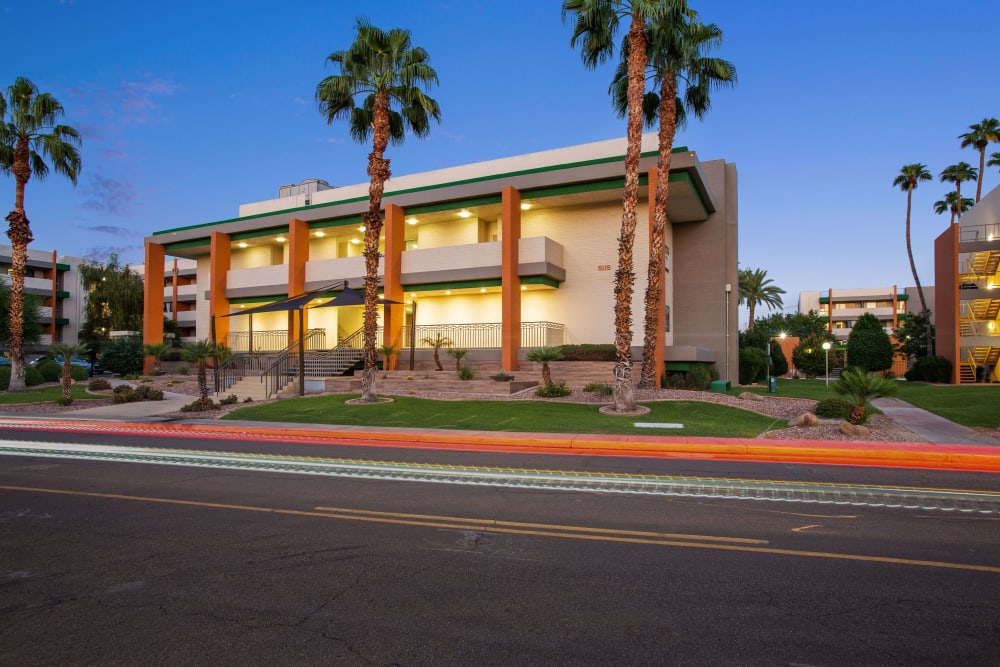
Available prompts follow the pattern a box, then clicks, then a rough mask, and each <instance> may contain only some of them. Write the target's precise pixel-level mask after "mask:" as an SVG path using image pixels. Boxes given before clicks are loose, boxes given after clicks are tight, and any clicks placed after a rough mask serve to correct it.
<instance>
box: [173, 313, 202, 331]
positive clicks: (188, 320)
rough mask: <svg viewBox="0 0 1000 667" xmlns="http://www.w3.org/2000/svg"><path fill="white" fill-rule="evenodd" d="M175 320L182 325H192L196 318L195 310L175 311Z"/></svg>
mask: <svg viewBox="0 0 1000 667" xmlns="http://www.w3.org/2000/svg"><path fill="white" fill-rule="evenodd" d="M175 315H176V322H177V324H178V325H179V326H182V327H193V326H194V325H195V323H196V321H197V318H198V311H196V310H179V311H177V312H176V313H175Z"/></svg>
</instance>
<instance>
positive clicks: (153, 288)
mask: <svg viewBox="0 0 1000 667" xmlns="http://www.w3.org/2000/svg"><path fill="white" fill-rule="evenodd" d="M165 255H166V253H165V251H164V248H163V246H162V245H160V244H159V243H150V242H148V241H147V242H146V259H145V262H146V272H145V273H146V275H145V281H144V282H143V285H142V290H143V295H142V342H143V343H145V344H148V345H153V344H156V343H162V342H163V268H164V262H165V261H166V258H165ZM153 362H154V358H153V357H152V356H148V357H145V358H144V359H143V361H142V372H143V373H150V372H152V370H153Z"/></svg>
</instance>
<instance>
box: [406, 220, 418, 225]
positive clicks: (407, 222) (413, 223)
mask: <svg viewBox="0 0 1000 667" xmlns="http://www.w3.org/2000/svg"><path fill="white" fill-rule="evenodd" d="M406 224H408V225H415V224H417V219H416V218H407V219H406Z"/></svg>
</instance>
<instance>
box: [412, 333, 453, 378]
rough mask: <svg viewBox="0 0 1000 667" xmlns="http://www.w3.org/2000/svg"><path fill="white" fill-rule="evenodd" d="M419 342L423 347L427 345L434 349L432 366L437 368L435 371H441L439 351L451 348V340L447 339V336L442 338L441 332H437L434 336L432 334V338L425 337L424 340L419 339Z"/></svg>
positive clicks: (442, 368)
mask: <svg viewBox="0 0 1000 667" xmlns="http://www.w3.org/2000/svg"><path fill="white" fill-rule="evenodd" d="M420 342H421V343H423V344H424V345H429V346H430V347H432V348H434V365H435V366H437V369H438V370H439V371H443V370H444V366H442V365H441V355H440V351H441V348H442V347H451V346H452V342H451V339H450V338H448V337H447V336H442V335H441V332H440V331H439V332H437V333H436V334H434V338H431V337H430V336H427V337H425V338H421V339H420Z"/></svg>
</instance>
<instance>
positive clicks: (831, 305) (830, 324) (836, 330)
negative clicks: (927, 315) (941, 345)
mask: <svg viewBox="0 0 1000 667" xmlns="http://www.w3.org/2000/svg"><path fill="white" fill-rule="evenodd" d="M923 291H924V299H926V301H927V308H928V310H930V311H931V320H932V321H933V319H934V287H933V286H924V288H923ZM920 310H921V307H920V297H919V295H918V294H917V288H916V287H906V288H904V289H899V288H897V287H896V286H895V285H893V286H892V287H864V288H855V289H840V288H838V289H834V288H832V287H831V288H830V289H828V290H827V291H826V292H819V291H812V292H799V312H800V313H802V314H806V313H809V312H810V311H815V312H816V313H817V314H818V315H819V316H820V318H821V319H822V320H824V321H825V322H826V323H827V328H828V329H829V330H830V333H832V334H833V336H834V337H835V338H836V339H837V341H838V342H846V341H847V338H848V337H849V336H850V335H851V331H852V330H853V329H854V324H855V323H856V322H857V321H858V318H859V317H861V316H862V315H864V314H866V313H870V314H872V315H874V316H875V317H876V318H878V321H879V322H880V323H881V324H882V326H883V327H885V331H886V333H887V334H889V335H890V336H891V335H893V333H894V332H895V331H896V328H897V327H899V326H900V325H901V324H902V323H903V322H904V321H905V320H906V319H907V318H908V317H912V316H914V315H916V314H918V313H919V312H920Z"/></svg>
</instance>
